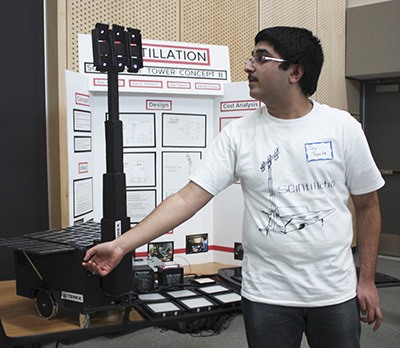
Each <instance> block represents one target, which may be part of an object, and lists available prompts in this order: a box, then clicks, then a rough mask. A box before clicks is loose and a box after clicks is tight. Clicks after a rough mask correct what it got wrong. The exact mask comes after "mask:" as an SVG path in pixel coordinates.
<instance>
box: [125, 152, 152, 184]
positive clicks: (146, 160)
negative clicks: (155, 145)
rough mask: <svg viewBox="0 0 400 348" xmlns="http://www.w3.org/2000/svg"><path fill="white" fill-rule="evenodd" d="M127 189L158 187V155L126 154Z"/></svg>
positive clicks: (148, 153) (147, 153) (149, 153)
mask: <svg viewBox="0 0 400 348" xmlns="http://www.w3.org/2000/svg"><path fill="white" fill-rule="evenodd" d="M124 173H125V175H126V186H127V187H155V186H156V153H155V152H124Z"/></svg>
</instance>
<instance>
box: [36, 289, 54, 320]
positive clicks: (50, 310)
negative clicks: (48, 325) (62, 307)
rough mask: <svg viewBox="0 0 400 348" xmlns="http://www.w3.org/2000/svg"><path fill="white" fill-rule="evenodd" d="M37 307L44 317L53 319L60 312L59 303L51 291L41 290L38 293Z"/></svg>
mask: <svg viewBox="0 0 400 348" xmlns="http://www.w3.org/2000/svg"><path fill="white" fill-rule="evenodd" d="M36 309H37V311H38V313H39V315H40V316H41V317H42V318H45V319H51V318H54V317H55V316H56V315H57V313H58V304H57V301H56V300H55V298H54V296H53V295H52V294H51V293H50V292H49V291H47V290H39V291H38V292H37V293H36Z"/></svg>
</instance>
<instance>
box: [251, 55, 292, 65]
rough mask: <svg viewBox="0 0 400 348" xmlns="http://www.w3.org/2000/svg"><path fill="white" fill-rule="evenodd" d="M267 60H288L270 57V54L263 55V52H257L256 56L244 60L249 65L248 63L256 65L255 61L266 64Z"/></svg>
mask: <svg viewBox="0 0 400 348" xmlns="http://www.w3.org/2000/svg"><path fill="white" fill-rule="evenodd" d="M266 62H278V63H285V62H287V60H286V59H280V58H273V57H268V56H263V55H261V54H256V55H255V56H253V57H251V58H247V59H246V60H245V61H244V65H245V66H247V64H251V65H254V63H257V64H264V63H266Z"/></svg>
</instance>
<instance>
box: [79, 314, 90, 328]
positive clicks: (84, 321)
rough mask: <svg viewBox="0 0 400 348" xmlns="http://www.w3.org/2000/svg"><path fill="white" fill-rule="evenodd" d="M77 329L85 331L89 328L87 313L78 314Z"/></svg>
mask: <svg viewBox="0 0 400 348" xmlns="http://www.w3.org/2000/svg"><path fill="white" fill-rule="evenodd" d="M79 327H80V328H81V329H87V328H89V327H90V315H89V314H87V313H79Z"/></svg>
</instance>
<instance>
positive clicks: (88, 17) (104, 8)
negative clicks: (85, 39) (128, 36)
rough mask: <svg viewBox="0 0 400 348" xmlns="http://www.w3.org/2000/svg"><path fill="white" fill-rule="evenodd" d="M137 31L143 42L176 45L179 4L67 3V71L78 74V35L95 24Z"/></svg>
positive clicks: (150, 0)
mask: <svg viewBox="0 0 400 348" xmlns="http://www.w3.org/2000/svg"><path fill="white" fill-rule="evenodd" d="M98 22H99V23H105V24H109V25H112V24H118V25H122V26H124V27H130V28H138V29H140V30H141V33H142V38H143V39H157V40H166V41H179V32H180V30H179V27H180V24H179V0H130V1H128V0H71V1H67V33H68V34H67V35H68V36H67V37H68V52H67V55H68V69H69V70H72V71H78V66H79V64H78V34H90V33H91V30H92V29H93V28H94V27H95V24H96V23H98Z"/></svg>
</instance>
